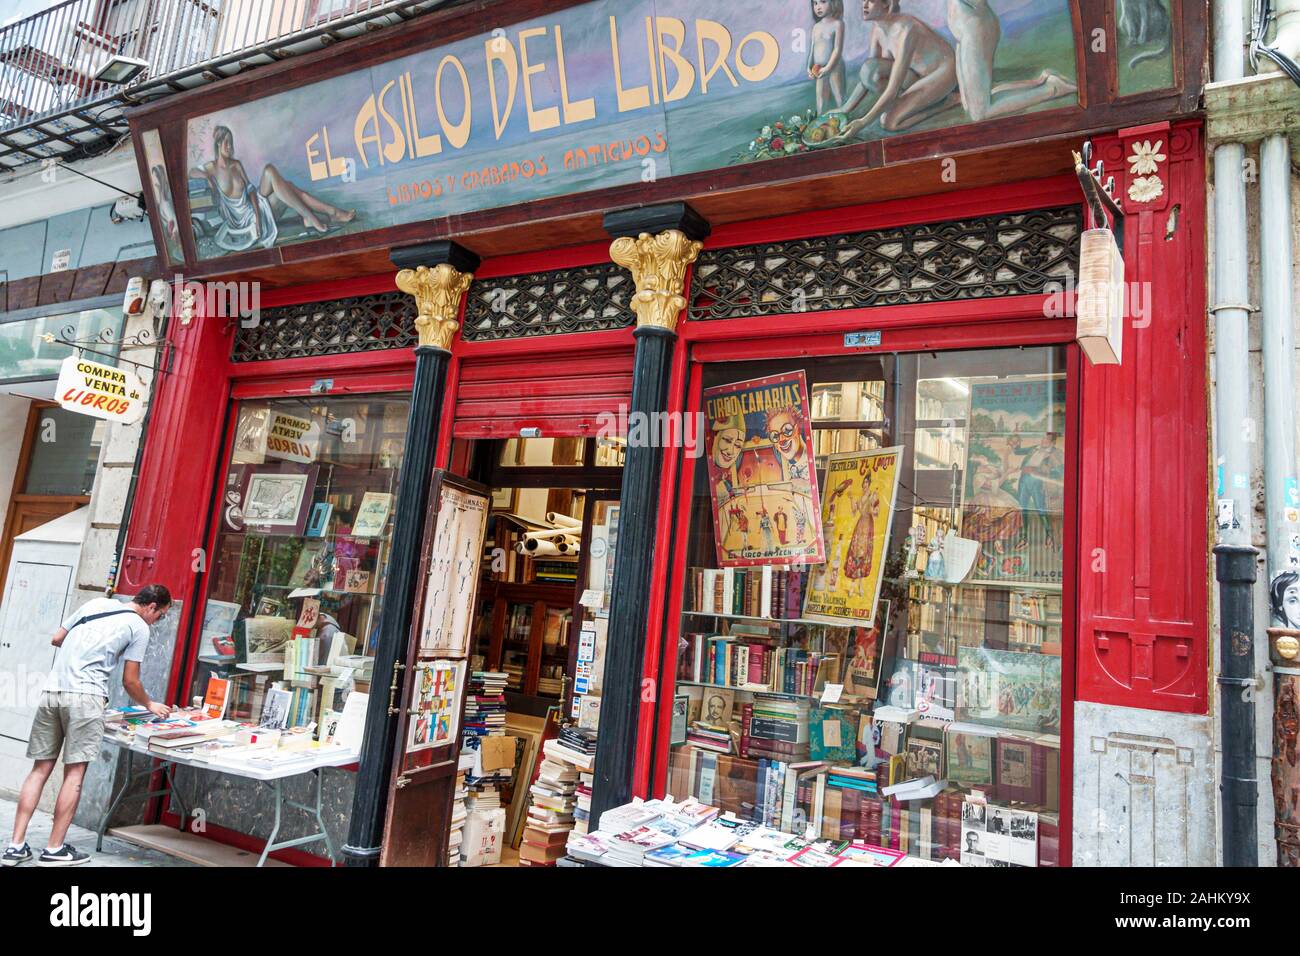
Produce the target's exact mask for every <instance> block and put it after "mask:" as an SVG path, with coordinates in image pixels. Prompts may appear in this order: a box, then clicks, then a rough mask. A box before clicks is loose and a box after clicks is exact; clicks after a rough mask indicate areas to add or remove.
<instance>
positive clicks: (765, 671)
mask: <svg viewBox="0 0 1300 956" xmlns="http://www.w3.org/2000/svg"><path fill="white" fill-rule="evenodd" d="M839 664H840V658H839V655H837V654H826V653H823V652H820V651H810V650H807V649H805V648H802V647H779V646H777V645H776V644H775V643H774V642H773V641H771V640H767V641H765V640H762V639H759V638H757V637H754V636H750V635H737V634H735V633H732V634H707V633H690V634H685V635H683V638H682V644H681V646H680V647H679V653H678V655H677V679H678V680H680V681H690V682H693V683H698V684H709V685H712V686H714V687H736V688H740V689H743V690H757V691H775V692H777V693H782V694H804V695H811V694H812V693H813V691H814V690H815V689H816V688H817V687H819V686H821V685H822V684H824V683H825V682H826V681H827V680H831V679H833V678H834V677H835V676H837V675H838V673H839Z"/></svg>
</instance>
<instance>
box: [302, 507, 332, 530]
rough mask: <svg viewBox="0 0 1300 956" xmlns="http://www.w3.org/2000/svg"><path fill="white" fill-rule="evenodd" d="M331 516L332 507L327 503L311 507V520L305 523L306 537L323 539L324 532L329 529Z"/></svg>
mask: <svg viewBox="0 0 1300 956" xmlns="http://www.w3.org/2000/svg"><path fill="white" fill-rule="evenodd" d="M333 514H334V506H333V505H332V504H330V503H329V502H328V501H321V502H317V503H316V504H315V505H313V506H312V509H311V518H310V519H308V521H307V531H306V535H307V537H309V538H323V537H325V532H326V531H327V530H328V529H329V525H330V516H331V515H333Z"/></svg>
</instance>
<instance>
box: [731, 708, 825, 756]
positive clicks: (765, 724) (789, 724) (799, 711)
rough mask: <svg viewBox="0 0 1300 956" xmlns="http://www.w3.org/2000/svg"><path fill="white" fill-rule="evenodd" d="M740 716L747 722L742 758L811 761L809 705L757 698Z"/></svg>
mask: <svg viewBox="0 0 1300 956" xmlns="http://www.w3.org/2000/svg"><path fill="white" fill-rule="evenodd" d="M741 713H742V715H743V717H744V718H745V719H746V720H745V725H744V727H743V729H744V730H745V731H746V733H745V734H744V735H743V741H744V743H743V745H742V753H741V756H742V757H753V758H763V757H766V758H767V759H769V760H780V761H784V762H787V763H789V762H797V761H800V760H807V759H808V713H809V706H808V701H806V700H792V699H790V698H787V697H776V696H773V695H768V694H755V695H754V701H753V704H752V705H746V706H745V707H744V709H742V711H741Z"/></svg>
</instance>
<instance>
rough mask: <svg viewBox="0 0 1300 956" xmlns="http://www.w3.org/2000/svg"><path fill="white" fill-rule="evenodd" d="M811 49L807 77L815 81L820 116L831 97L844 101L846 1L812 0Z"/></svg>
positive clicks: (839, 102) (837, 101)
mask: <svg viewBox="0 0 1300 956" xmlns="http://www.w3.org/2000/svg"><path fill="white" fill-rule="evenodd" d="M812 14H813V20H814V21H816V22H815V23H814V24H813V28H812V49H810V50H809V51H808V78H809V79H811V80H813V81H814V83H815V84H816V92H817V115H818V116H820V115H821V114H822V113H825V112H826V107H827V102H828V100H830V99H832V98H834V102H835V105H836V106H840V105H841V104H842V103H843V102H844V0H812Z"/></svg>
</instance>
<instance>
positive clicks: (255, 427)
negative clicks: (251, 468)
mask: <svg viewBox="0 0 1300 956" xmlns="http://www.w3.org/2000/svg"><path fill="white" fill-rule="evenodd" d="M270 421H271V409H270V408H269V407H267V406H266V405H250V404H247V403H245V404H243V405H241V406H240V408H239V421H238V422H237V423H236V424H235V446H234V451H233V452H232V456H231V459H230V461H231V464H234V465H260V464H262V463H263V462H264V461H266V432H267V429H268V428H269V427H270Z"/></svg>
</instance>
